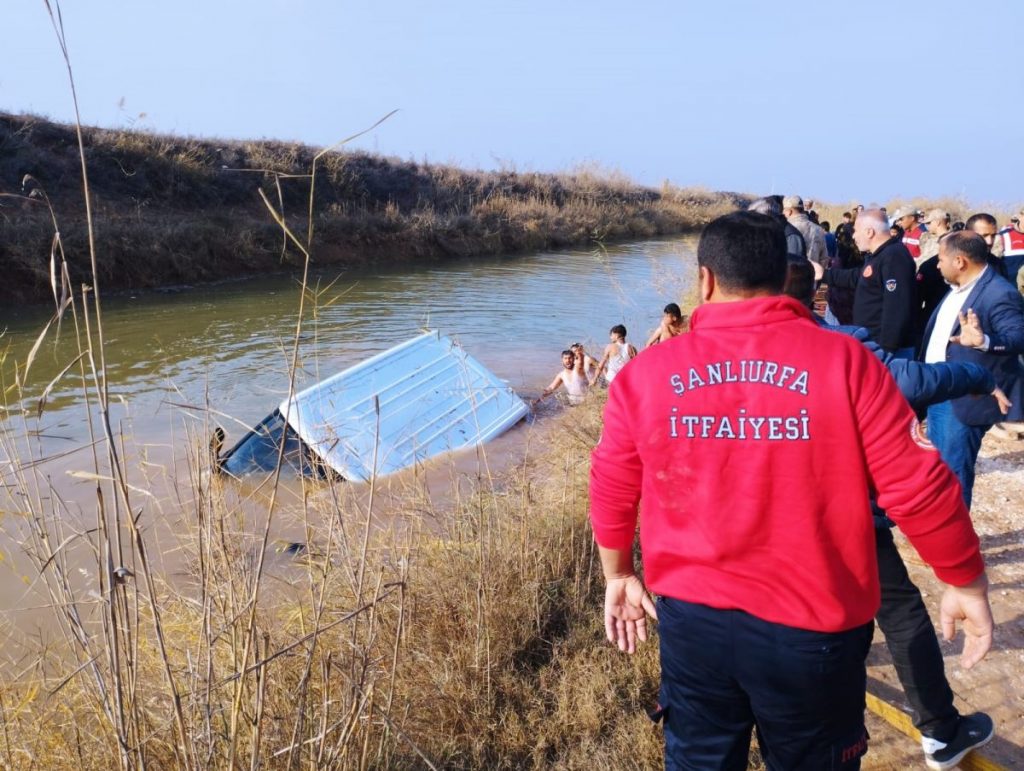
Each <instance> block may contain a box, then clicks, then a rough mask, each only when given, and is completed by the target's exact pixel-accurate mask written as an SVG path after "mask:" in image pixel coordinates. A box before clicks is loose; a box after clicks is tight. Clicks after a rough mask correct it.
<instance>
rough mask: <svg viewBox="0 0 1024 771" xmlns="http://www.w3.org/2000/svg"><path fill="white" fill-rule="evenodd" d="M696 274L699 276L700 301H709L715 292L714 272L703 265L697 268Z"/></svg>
mask: <svg viewBox="0 0 1024 771" xmlns="http://www.w3.org/2000/svg"><path fill="white" fill-rule="evenodd" d="M697 274H698V276H699V277H700V301H701V302H702V303H706V302H709V301H710V300H711V296H712V295H713V294H714V293H715V274H714V273H712V272H711V271H710V270H708V269H707V268H706V267H704V266H703V265H701V266H700V267H699V268H698V269H697Z"/></svg>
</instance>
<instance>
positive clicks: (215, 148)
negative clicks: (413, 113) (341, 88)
mask: <svg viewBox="0 0 1024 771" xmlns="http://www.w3.org/2000/svg"><path fill="white" fill-rule="evenodd" d="M83 137H84V144H85V156H86V157H85V160H86V165H87V169H88V174H89V189H90V200H91V202H92V211H93V221H94V232H95V240H96V244H97V248H96V253H97V261H98V267H99V276H98V283H99V285H100V289H101V291H121V290H125V291H141V290H148V289H158V288H161V287H178V286H183V285H197V284H206V283H210V282H216V281H221V280H227V279H235V278H243V277H253V276H261V275H267V274H270V273H279V272H282V269H283V270H284V271H285V272H286V271H288V270H301V269H302V266H303V263H304V257H303V254H302V251H301V249H299V248H297V246H296V245H295V243H294V242H293V241H292V240H290V239H289V238H287V237H286V236H285V235H284V232H283V229H282V227H281V225H280V224H278V223H277V222H275V215H274V214H272V213H271V211H270V210H269V208H268V205H266V204H264V202H263V200H262V198H261V196H262V197H265V199H266V201H267V202H268V203H269V205H270V206H272V207H273V208H274V210H275V211H276V212H279V213H280V215H281V217H282V219H283V221H284V223H285V224H287V226H288V228H289V229H290V231H291V232H292V233H293V234H295V235H296V237H297V238H299V239H300V240H302V241H303V242H304V241H305V240H306V235H307V233H308V231H309V224H310V223H309V214H310V209H311V206H310V188H311V182H310V171H311V169H312V168H313V159H314V158H316V157H317V152H318V150H317V148H314V147H309V146H305V145H299V144H294V143H284V142H272V141H246V140H226V141H218V140H214V139H195V138H182V137H175V136H162V135H156V134H149V133H144V132H133V131H120V130H113V129H99V128H88V127H83ZM0 147H3V148H4V149H5V151H6V152H5V153H4V154H3V155H2V156H0V193H2V194H3V196H2V197H0V209H2V211H0V213H2V214H3V217H0V261H2V262H3V264H5V265H6V266H7V268H8V273H7V279H6V281H5V282H4V284H3V286H2V287H0V300H3V301H7V302H19V303H20V302H46V301H47V300H48V299H51V298H52V295H53V289H52V288H51V264H50V263H51V251H53V252H54V253H55V254H56V255H57V260H58V265H57V276H58V279H59V275H60V271H59V258H60V254H61V251H62V250H63V253H64V255H65V256H66V260H67V267H68V273H69V277H70V279H71V288H72V290H73V291H75V292H76V293H77V291H78V289H79V286H80V285H81V284H83V283H91V281H92V278H91V277H90V272H89V267H88V263H89V258H88V246H87V243H88V237H87V227H86V219H85V211H84V198H83V186H82V179H81V169H80V166H79V162H78V158H77V140H76V139H75V132H74V128H73V127H72V126H68V125H62V124H56V123H52V122H49V121H46V120H43V119H40V118H34V117H31V116H15V115H10V114H5V113H0ZM312 197H313V205H312V220H313V239H312V242H311V244H305V247H306V248H308V251H310V253H311V263H310V264H311V267H312V268H313V269H314V270H316V269H319V268H323V267H338V268H346V269H351V268H354V267H361V266H368V265H381V264H394V265H409V264H414V263H416V262H417V261H426V260H430V261H435V260H436V261H442V260H446V259H453V258H473V257H487V256H494V255H499V254H509V255H517V254H529V253H534V252H538V251H544V250H552V249H555V250H557V249H566V248H572V247H579V246H583V245H587V244H594V243H598V244H601V243H609V244H611V243H619V242H623V241H629V240H641V239H649V238H657V237H661V236H672V235H681V234H685V233H688V232H693V231H695V230H697V229H699V228H700V227H702V226H703V225H704V224H705V223H706V222H708V221H709V220H711V219H713V218H714V217H715V216H718V215H719V214H722V213H724V212H726V211H730V210H732V209H735V208H737V207H738V206H740V205H743V204H744V203H745V202H747V200H748V197H747V196H744V195H740V194H736V193H719V192H710V191H707V190H702V189H699V188H680V187H675V186H672V185H670V184H669V183H667V182H666V183H665V184H663V185H662V186H661V187H660V188H658V189H654V188H649V187H643V186H640V185H637V184H635V183H634V182H632V181H631V180H629V179H627V178H625V177H624V176H623V175H621V174H616V173H614V172H607V171H603V170H600V169H590V168H580V169H575V170H572V171H569V172H565V173H557V174H555V173H529V172H523V173H517V172H508V171H479V170H469V169H461V168H456V167H451V166H445V165H440V164H429V163H419V162H415V161H408V160H400V159H396V158H385V157H382V156H377V155H372V154H369V153H364V152H358V151H345V152H331V153H328V154H325V155H323V156H322V157H320V158H319V160H318V161H317V165H316V180H315V193H314V195H313V196H312ZM55 232H59V236H60V238H59V242H60V243H59V244H58V243H56V242H55ZM59 290H60V288H59V287H58V293H59Z"/></svg>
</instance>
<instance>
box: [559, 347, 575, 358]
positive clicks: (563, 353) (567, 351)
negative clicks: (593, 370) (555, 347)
mask: <svg viewBox="0 0 1024 771" xmlns="http://www.w3.org/2000/svg"><path fill="white" fill-rule="evenodd" d="M562 356H563V357H565V356H572V357H573V358H574V359H575V358H576V353H575V352H574V351H572V350H571V349H569V348H566V349H565V350H564V351H562Z"/></svg>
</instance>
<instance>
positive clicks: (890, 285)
mask: <svg viewBox="0 0 1024 771" xmlns="http://www.w3.org/2000/svg"><path fill="white" fill-rule="evenodd" d="M885 288H886V289H888V290H889V291H890V292H895V291H896V279H894V278H890V279H889V280H888V281H886V282H885Z"/></svg>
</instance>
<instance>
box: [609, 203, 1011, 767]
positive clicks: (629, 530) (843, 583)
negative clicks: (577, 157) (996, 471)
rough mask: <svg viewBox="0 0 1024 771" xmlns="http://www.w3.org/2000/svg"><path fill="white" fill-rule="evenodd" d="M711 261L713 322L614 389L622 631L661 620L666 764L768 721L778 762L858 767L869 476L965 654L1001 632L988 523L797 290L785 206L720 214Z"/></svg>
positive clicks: (616, 576)
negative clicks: (984, 539)
mask: <svg viewBox="0 0 1024 771" xmlns="http://www.w3.org/2000/svg"><path fill="white" fill-rule="evenodd" d="M697 260H698V265H699V271H700V290H701V297H702V300H703V302H704V304H703V305H702V306H701V307H700V308H698V309H697V311H696V312H695V313H694V314H693V316H692V321H691V330H692V331H691V332H690V333H689V334H685V335H680V336H679V337H677V338H673V339H672V340H670V341H668V342H667V343H663V344H662V345H659V346H656V347H654V348H652V349H649V350H647V351H644V352H643V353H642V354H641V355H640V356H638V357H637V358H635V359H633V360H632V361H631V362H629V363H628V364H627V365H626V366H625V367H624V368H623V369H622V370H621V371H620V372H619V374H618V375H617V376H616V379H615V382H614V383H613V384H612V386H611V387H610V388H609V391H608V404H607V406H606V408H605V414H604V432H603V434H602V437H601V441H600V443H599V444H598V446H597V447H596V448H595V450H594V453H593V459H592V466H591V484H590V496H591V522H592V525H593V529H594V536H595V539H596V540H597V543H598V547H599V550H600V553H601V563H602V567H603V570H604V574H605V578H606V581H607V588H606V592H605V613H604V615H605V629H606V633H607V636H608V639H609V640H610V641H611V642H613V643H614V644H617V645H618V646H619V648H620V649H621V650H624V651H627V652H633V651H634V650H635V647H636V643H637V640H644V639H646V637H647V624H646V618H645V615H646V614H650V615H651V616H653V617H655V618H657V619H658V630H659V640H660V650H661V671H662V685H661V694H660V699H659V702H660V705H661V709H662V714H663V717H664V720H665V761H666V767H667V768H670V769H672V768H680V767H686V768H720V769H745V768H746V763H747V752H748V748H749V742H750V734H751V730H752V727H753V726H754V725H755V724H756V725H757V727H758V732H759V743H760V747H761V751H762V753H763V754H764V755H765V757H766V760H767V763H768V766H769V768H786V769H821V768H843V769H857V768H859V767H860V758H861V756H862V755H863V754H864V752H865V751H866V749H867V733H866V731H865V728H864V704H865V698H864V692H865V691H864V689H865V683H866V670H865V663H864V662H865V658H866V656H867V652H868V648H869V647H870V645H871V638H872V631H873V623H872V619H873V618H874V616H875V613H876V611H877V610H878V606H879V584H878V567H877V564H876V561H875V541H874V538H875V536H874V531H873V524H872V517H871V509H870V505H869V501H868V496H867V493H866V491H867V490H868V489H873V490H875V491H876V493H877V501H878V504H879V505H880V506H882V507H883V508H884V509H885V510H886V511H887V513H888V514H889V516H890V518H891V519H892V520H893V521H894V522H896V523H897V525H899V526H900V528H901V529H902V530H903V531H904V533H905V534H906V535H907V537H908V538H909V539H910V541H911V543H912V544H913V545H914V547H915V548H916V549H917V550H918V553H919V554H920V555H921V557H922V558H923V559H924V560H925V561H926V562H927V563H929V564H930V565H931V566H932V568H933V570H934V571H935V573H936V575H937V576H938V577H939V578H940V579H941V580H943V581H944V582H946V583H947V584H948V585H949V587H948V588H947V590H946V593H945V595H944V596H943V598H942V602H941V607H940V610H941V616H942V629H943V633H944V635H945V637H946V638H947V639H949V638H951V637H952V636H953V634H954V631H955V629H954V627H955V623H956V621H957V620H962V621H963V622H964V624H963V626H964V631H965V644H964V650H963V654H962V656H961V662H962V664H963V665H964V666H965V667H971V666H973V665H974V664H976V663H977V662H978V661H980V660H981V658H982V657H983V656H984V655H985V653H986V652H987V651H988V649H989V647H990V645H991V642H992V627H993V624H992V615H991V610H990V609H989V605H988V591H987V586H988V584H987V580H986V578H985V572H984V564H983V562H982V558H981V552H980V550H979V543H978V537H977V535H976V534H975V533H974V530H973V528H972V526H971V521H970V518H969V516H968V513H967V509H966V508H965V507H964V505H963V501H962V499H961V496H960V491H959V485H958V483H957V481H956V478H955V477H954V476H953V475H952V473H951V472H950V471H949V469H948V468H947V467H946V466H945V464H943V463H942V461H941V459H940V458H939V455H938V453H937V452H935V450H934V448H932V447H930V445H928V444H927V442H926V441H925V440H924V439H923V438H922V434H921V431H920V427H919V426H918V425H917V423H916V419H915V417H914V415H913V413H912V412H911V410H910V408H909V407H908V406H907V403H906V401H905V400H904V399H903V397H902V396H901V395H900V393H899V391H898V390H897V388H896V385H895V383H894V382H893V380H892V378H891V377H890V376H889V374H888V372H887V371H886V370H885V368H884V366H883V365H882V364H881V363H880V362H879V361H878V360H877V359H876V358H875V357H874V356H872V355H871V353H870V352H869V351H867V349H865V348H864V347H863V346H862V345H861V344H860V343H859V342H857V341H856V340H854V339H852V338H847V337H844V336H841V335H836V334H834V333H832V332H829V331H827V330H823V329H821V328H819V327H818V325H817V324H816V323H815V322H814V321H813V319H812V317H811V314H810V312H809V311H808V310H807V309H806V308H804V307H803V306H802V305H800V303H798V302H797V301H795V300H792V299H791V298H788V297H784V296H780V292H781V290H782V287H783V284H784V282H785V277H786V243H785V235H784V233H783V231H782V229H781V228H780V227H779V225H778V224H777V223H776V222H775V221H774V220H772V219H771V218H769V217H765V216H763V215H759V214H756V213H753V212H738V213H735V214H730V215H726V216H725V217H721V218H719V219H718V220H715V221H714V222H712V223H711V224H710V225H708V226H707V227H706V228H705V230H704V233H703V234H702V235H701V240H700V244H699V246H698V252H697ZM859 491H865V492H863V493H861V492H859ZM641 500H642V501H643V516H642V517H641V518H640V545H641V552H642V556H643V563H644V581H646V587H645V585H644V583H643V582H641V580H640V578H639V577H638V576H637V574H636V572H635V568H634V564H633V540H634V535H635V528H636V523H637V514H638V505H639V503H640V501H641ZM647 587H650V589H651V590H653V592H654V593H655V594H656V595H657V596H658V602H657V606H656V607H655V605H654V604H653V603H652V601H651V599H650V597H649V595H648V594H647Z"/></svg>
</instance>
